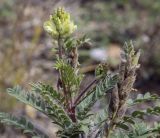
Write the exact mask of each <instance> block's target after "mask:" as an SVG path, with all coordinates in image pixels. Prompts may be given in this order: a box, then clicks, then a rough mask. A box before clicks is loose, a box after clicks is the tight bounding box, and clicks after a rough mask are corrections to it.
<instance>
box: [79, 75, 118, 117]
mask: <svg viewBox="0 0 160 138" xmlns="http://www.w3.org/2000/svg"><path fill="white" fill-rule="evenodd" d="M117 82H118V76H117V75H114V76H111V75H107V76H106V77H105V79H103V80H101V81H100V82H99V83H98V84H97V85H96V86H95V88H94V89H93V90H92V91H91V92H90V93H89V94H88V95H86V97H85V98H84V99H82V100H81V101H80V103H79V105H78V107H77V111H78V117H79V119H84V117H86V115H87V113H88V112H89V111H90V109H91V108H92V107H93V105H94V104H95V103H96V101H98V100H100V99H101V98H102V97H104V96H105V95H106V93H107V92H108V91H109V90H110V89H112V88H114V86H115V84H117Z"/></svg>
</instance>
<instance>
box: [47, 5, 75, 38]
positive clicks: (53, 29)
mask: <svg viewBox="0 0 160 138" xmlns="http://www.w3.org/2000/svg"><path fill="white" fill-rule="evenodd" d="M76 29H77V26H76V25H75V24H74V23H73V22H72V21H71V20H70V14H69V13H67V12H66V11H65V10H64V8H58V9H57V10H56V11H55V12H54V14H53V15H51V16H50V19H49V20H48V21H46V22H45V23H44V30H45V31H46V32H47V33H49V34H50V35H51V36H52V37H53V38H54V39H57V38H58V37H59V36H60V37H61V38H64V37H67V36H69V35H71V34H72V33H73V32H74V31H75V30H76Z"/></svg>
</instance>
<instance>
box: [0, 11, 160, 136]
mask: <svg viewBox="0 0 160 138" xmlns="http://www.w3.org/2000/svg"><path fill="white" fill-rule="evenodd" d="M44 29H45V30H46V32H48V33H49V34H50V35H51V36H52V38H53V40H54V41H56V42H57V44H58V55H57V61H56V63H55V66H54V67H55V69H56V70H57V71H58V80H57V87H56V88H54V87H52V86H50V85H48V84H44V83H40V82H39V83H35V84H31V86H32V89H31V90H30V91H29V92H28V91H25V90H23V89H22V88H21V87H19V86H17V87H14V88H9V89H8V94H9V95H11V96H13V97H15V98H17V99H18V100H19V101H21V102H23V103H25V104H27V105H30V106H32V107H34V108H35V109H37V110H38V111H40V112H42V113H43V114H45V115H46V116H48V118H49V119H50V120H51V121H52V122H53V123H54V124H56V125H57V126H58V132H57V137H60V138H84V137H85V138H103V137H106V138H114V137H117V138H123V137H125V138H137V137H139V138H140V137H141V138H142V137H144V138H145V137H146V138H147V137H148V136H151V134H154V135H155V136H156V135H157V133H158V132H160V125H158V124H157V125H155V126H154V127H153V128H151V127H148V126H147V127H146V124H144V123H143V122H144V118H143V117H144V115H159V113H160V107H159V106H154V107H150V108H148V109H145V110H139V109H136V110H135V109H134V110H132V112H131V113H130V114H126V113H127V112H126V111H127V110H128V107H130V108H131V107H133V105H135V104H139V103H142V102H146V101H152V100H158V99H159V97H158V96H156V95H151V94H149V93H146V94H145V95H144V96H141V95H138V96H137V98H136V99H134V100H132V99H130V100H128V97H129V96H130V92H131V90H132V87H133V84H134V82H135V78H136V70H137V68H138V67H139V65H138V61H139V57H140V52H136V51H135V50H134V46H133V43H132V42H130V43H129V44H128V43H126V44H125V47H124V57H122V58H124V59H122V62H121V64H120V68H119V70H118V71H117V72H118V73H117V74H115V73H114V74H113V73H109V72H108V70H109V69H108V66H107V64H106V63H103V64H100V65H99V66H98V67H97V68H96V71H95V79H94V80H93V81H92V82H91V83H90V84H86V87H85V88H84V89H83V90H81V89H80V88H81V82H82V80H83V76H84V75H83V74H81V73H80V72H79V62H78V47H80V46H82V45H83V44H84V43H86V42H88V39H86V37H85V36H84V37H82V38H79V39H77V38H73V37H72V36H71V34H72V33H73V32H74V31H75V29H76V25H74V23H73V22H72V21H71V20H70V15H69V13H67V12H66V11H65V10H64V9H63V8H58V9H57V10H56V11H55V13H54V14H53V15H51V17H50V19H49V20H48V21H47V22H45V24H44ZM107 96H108V97H107ZM106 97H107V100H108V101H107V102H106V105H105V107H103V109H101V110H100V111H98V112H96V113H94V112H93V111H92V109H93V107H94V105H95V103H96V102H100V101H101V99H102V98H106ZM0 120H1V122H2V123H5V124H9V125H13V126H16V127H18V128H21V129H23V130H24V132H25V133H30V134H31V135H32V136H33V137H37V136H38V137H39V136H40V137H43V134H40V133H38V132H37V130H36V129H35V128H34V127H33V125H32V124H31V123H30V122H28V121H26V120H25V119H24V118H20V119H17V118H15V117H13V116H11V115H8V114H5V113H0ZM139 120H140V121H141V122H142V123H139V124H138V123H137V122H138V121H139ZM113 132H115V133H113Z"/></svg>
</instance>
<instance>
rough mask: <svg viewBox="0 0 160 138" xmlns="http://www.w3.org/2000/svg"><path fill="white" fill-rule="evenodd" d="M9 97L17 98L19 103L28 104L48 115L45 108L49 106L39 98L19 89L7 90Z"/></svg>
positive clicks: (17, 87)
mask: <svg viewBox="0 0 160 138" xmlns="http://www.w3.org/2000/svg"><path fill="white" fill-rule="evenodd" d="M7 92H8V94H9V95H11V96H13V97H15V98H17V99H18V100H19V101H21V102H23V103H25V104H28V105H30V106H32V107H34V108H35V109H37V110H39V111H41V112H42V113H44V114H49V112H48V110H47V107H48V106H49V105H48V104H47V103H46V102H45V101H44V100H43V99H42V98H41V97H40V96H38V95H35V94H34V93H32V92H26V91H25V90H23V89H22V88H21V87H19V86H16V87H14V88H9V89H7Z"/></svg>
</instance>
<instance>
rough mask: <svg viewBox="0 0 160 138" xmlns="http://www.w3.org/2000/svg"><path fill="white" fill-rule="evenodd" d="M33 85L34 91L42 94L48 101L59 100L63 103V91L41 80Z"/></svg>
mask: <svg viewBox="0 0 160 138" xmlns="http://www.w3.org/2000/svg"><path fill="white" fill-rule="evenodd" d="M31 86H32V91H33V92H36V93H38V94H40V95H42V96H43V97H44V98H45V99H46V101H48V99H50V100H54V101H56V102H58V103H59V104H63V102H64V96H63V95H62V94H61V93H59V92H57V91H56V90H54V88H53V87H52V86H50V85H46V84H43V83H40V82H39V83H36V84H31Z"/></svg>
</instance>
